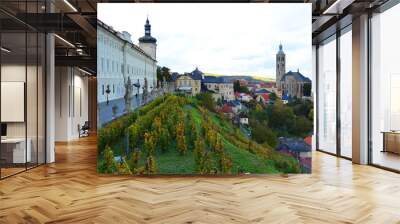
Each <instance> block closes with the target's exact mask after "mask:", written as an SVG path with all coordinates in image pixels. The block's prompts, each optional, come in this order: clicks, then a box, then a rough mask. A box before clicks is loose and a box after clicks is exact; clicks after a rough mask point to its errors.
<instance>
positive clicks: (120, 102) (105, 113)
mask: <svg viewBox="0 0 400 224" xmlns="http://www.w3.org/2000/svg"><path fill="white" fill-rule="evenodd" d="M149 98H150V97H149ZM150 101H152V99H149V100H148V102H150ZM141 102H142V95H139V96H138V97H136V96H134V97H133V99H132V103H131V105H132V109H136V108H138V105H140V104H141ZM114 106H116V107H117V110H116V113H115V114H113V111H112V108H113V107H114ZM98 110H99V111H98V116H99V125H100V127H101V126H103V125H104V124H106V123H108V122H110V121H112V120H113V119H115V118H118V117H121V116H122V115H124V114H125V113H126V108H125V99H124V98H119V99H116V100H110V101H109V102H108V105H107V103H106V102H102V103H100V104H98Z"/></svg>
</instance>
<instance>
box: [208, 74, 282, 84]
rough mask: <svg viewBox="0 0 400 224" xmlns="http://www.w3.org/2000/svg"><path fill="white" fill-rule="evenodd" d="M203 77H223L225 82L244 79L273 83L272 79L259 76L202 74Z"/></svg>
mask: <svg viewBox="0 0 400 224" xmlns="http://www.w3.org/2000/svg"><path fill="white" fill-rule="evenodd" d="M204 75H207V76H216V77H221V76H223V77H224V79H225V80H229V81H234V80H237V79H244V80H247V81H256V82H257V81H263V82H275V79H274V78H269V77H263V76H260V75H252V76H250V75H222V74H213V73H206V72H205V73H204Z"/></svg>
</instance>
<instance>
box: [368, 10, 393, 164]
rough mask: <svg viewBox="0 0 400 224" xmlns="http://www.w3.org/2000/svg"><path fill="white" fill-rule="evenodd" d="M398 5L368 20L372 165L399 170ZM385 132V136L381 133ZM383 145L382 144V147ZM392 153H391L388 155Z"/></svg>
mask: <svg viewBox="0 0 400 224" xmlns="http://www.w3.org/2000/svg"><path fill="white" fill-rule="evenodd" d="M399 21H400V4H397V5H395V6H393V7H392V8H390V9H388V10H386V11H384V12H382V13H380V14H376V15H374V16H373V17H372V18H371V33H372V37H371V40H372V43H371V44H372V46H371V47H372V49H371V51H372V52H374V53H373V54H372V55H371V59H372V62H371V66H372V72H371V79H370V85H371V98H370V100H371V101H370V104H371V107H370V108H371V111H370V116H371V118H370V120H371V125H370V127H371V130H370V132H371V141H372V154H371V155H370V156H371V159H372V163H373V164H376V165H380V166H383V167H388V168H391V169H395V170H400V156H399V154H396V153H399V152H400V150H399V149H400V145H399V144H400V134H394V133H391V131H399V130H400V100H399V98H398V96H399V95H400V63H399V59H398V58H399V57H398V54H399V52H400V44H399V40H400V33H399V32H398V29H397V27H398V22H399ZM383 132H387V133H385V135H384V134H383ZM384 143H385V144H384ZM392 152H395V153H392Z"/></svg>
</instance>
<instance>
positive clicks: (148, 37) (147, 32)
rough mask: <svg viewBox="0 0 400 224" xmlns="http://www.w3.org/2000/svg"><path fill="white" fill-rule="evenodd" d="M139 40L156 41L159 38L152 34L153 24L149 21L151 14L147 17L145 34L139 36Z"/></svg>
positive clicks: (144, 41) (145, 41)
mask: <svg viewBox="0 0 400 224" xmlns="http://www.w3.org/2000/svg"><path fill="white" fill-rule="evenodd" d="M139 42H143V43H156V42H157V40H156V39H155V38H154V37H152V36H151V25H150V21H149V16H147V18H146V23H145V24H144V36H143V37H141V38H139Z"/></svg>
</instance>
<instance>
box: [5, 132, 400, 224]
mask: <svg viewBox="0 0 400 224" xmlns="http://www.w3.org/2000/svg"><path fill="white" fill-rule="evenodd" d="M56 158H57V162H56V163H55V164H51V165H46V166H41V167H39V168H36V169H33V170H29V171H28V172H26V173H22V174H19V175H16V176H13V177H10V178H7V179H5V180H2V181H0V223H44V222H48V223H118V224H121V223H374V224H376V223H385V224H387V223H400V175H399V174H395V173H391V172H387V171H384V170H380V169H377V168H374V167H369V166H358V165H352V164H351V163H350V161H347V160H343V159H337V158H336V157H333V156H330V155H326V154H323V153H318V152H315V153H314V154H313V174H312V175H289V176H281V175H265V176H253V177H247V176H242V177H229V178H227V177H225V178H210V177H163V178H160V177H158V178H145V177H127V176H118V177H111V176H98V175H97V174H96V170H95V163H96V143H95V138H93V137H92V138H86V139H84V140H82V141H79V142H72V143H70V144H61V145H60V144H58V145H57V154H56Z"/></svg>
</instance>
